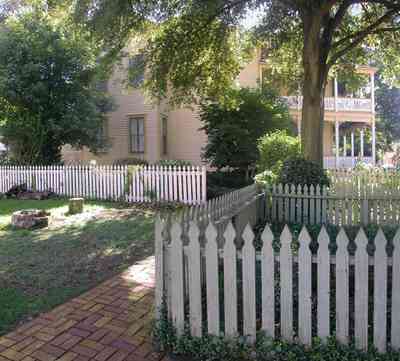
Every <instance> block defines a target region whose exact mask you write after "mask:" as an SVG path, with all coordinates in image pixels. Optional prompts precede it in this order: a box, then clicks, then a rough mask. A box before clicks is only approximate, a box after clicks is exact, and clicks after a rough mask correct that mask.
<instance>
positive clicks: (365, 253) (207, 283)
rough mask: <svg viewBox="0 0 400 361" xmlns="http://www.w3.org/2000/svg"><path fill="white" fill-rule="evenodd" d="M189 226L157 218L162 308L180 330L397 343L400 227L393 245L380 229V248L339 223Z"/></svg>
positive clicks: (381, 346) (362, 344)
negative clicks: (315, 227)
mask: <svg viewBox="0 0 400 361" xmlns="http://www.w3.org/2000/svg"><path fill="white" fill-rule="evenodd" d="M185 232H186V231H185V230H184V227H183V226H182V223H181V222H173V223H172V224H170V225H167V224H166V223H165V222H163V221H162V220H161V219H160V218H158V219H157V221H156V306H157V310H158V315H160V310H161V309H162V307H166V309H167V312H168V316H169V318H170V320H171V321H172V323H173V325H174V327H175V328H176V330H177V333H178V335H181V334H182V333H183V332H184V330H185V325H188V326H189V330H190V333H191V334H192V335H193V336H201V335H204V334H213V335H220V334H221V333H222V334H224V335H225V336H227V337H230V336H237V335H243V336H246V337H247V339H248V340H249V342H254V341H255V337H256V333H257V332H258V331H259V330H262V331H264V332H265V333H266V334H267V335H269V336H271V337H274V338H282V339H284V340H287V341H293V340H294V339H298V340H299V341H300V342H301V343H303V344H305V345H310V344H311V342H312V338H313V337H315V336H318V337H320V338H321V339H322V340H323V341H324V340H326V339H327V337H330V336H334V337H336V338H337V340H338V341H339V342H341V343H343V344H347V343H349V342H351V341H354V342H355V345H356V346H357V347H358V348H359V349H363V350H366V349H368V347H369V343H370V342H372V344H373V346H374V347H376V348H377V349H378V350H379V351H380V352H384V351H386V349H387V348H388V346H390V347H392V348H393V349H399V348H400V230H399V231H398V232H397V234H396V236H395V237H394V239H393V241H391V242H388V240H387V239H386V237H385V235H384V233H383V232H382V230H378V232H377V233H376V235H373V236H372V237H371V238H372V242H373V245H374V247H369V246H368V245H369V244H370V243H371V241H369V239H368V238H367V236H366V233H365V231H364V230H363V229H362V228H360V229H359V231H358V233H357V234H356V236H355V239H351V240H350V239H349V237H348V236H347V234H346V232H345V230H344V229H343V228H341V229H340V230H339V232H338V233H336V234H328V232H327V230H326V229H325V228H324V227H322V228H321V230H320V232H319V233H318V234H315V235H313V237H314V238H312V237H311V236H310V234H309V233H308V231H307V229H306V228H305V227H303V229H302V231H301V232H300V234H292V232H291V230H290V228H289V227H288V226H287V225H286V226H284V228H283V230H280V231H276V230H275V231H274V232H273V231H272V229H271V228H270V227H269V226H268V225H267V226H266V227H265V228H264V229H261V230H260V231H259V232H257V234H254V233H253V229H252V227H250V226H249V225H247V226H246V227H245V229H244V231H243V233H240V232H238V231H237V230H236V228H235V226H234V224H233V223H232V222H228V224H227V226H226V227H225V230H224V233H223V237H222V238H221V237H220V235H219V234H218V233H219V232H218V231H217V229H216V227H215V226H214V225H213V224H212V223H209V224H208V226H207V228H206V230H205V232H204V233H203V232H201V230H200V226H199V224H197V222H196V221H191V222H190V227H189V230H188V231H187V234H186V235H185V236H184V233H185ZM166 233H169V234H170V237H166V236H165V235H166ZM389 245H390V247H388V246H389ZM333 246H334V247H333Z"/></svg>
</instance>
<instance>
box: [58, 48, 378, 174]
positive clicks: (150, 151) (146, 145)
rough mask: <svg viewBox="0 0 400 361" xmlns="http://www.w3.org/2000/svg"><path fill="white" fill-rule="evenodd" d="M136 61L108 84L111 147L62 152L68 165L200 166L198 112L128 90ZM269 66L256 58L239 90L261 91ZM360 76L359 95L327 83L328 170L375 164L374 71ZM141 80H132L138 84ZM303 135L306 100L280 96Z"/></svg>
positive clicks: (124, 63) (202, 136) (129, 62)
mask: <svg viewBox="0 0 400 361" xmlns="http://www.w3.org/2000/svg"><path fill="white" fill-rule="evenodd" d="M134 64H135V58H134V57H133V58H128V57H127V58H124V59H123V60H122V64H121V65H119V66H118V67H116V69H115V71H114V73H113V74H112V76H111V77H110V80H109V81H108V82H107V85H106V86H107V91H108V92H109V93H110V94H111V95H112V96H113V98H114V101H115V103H116V108H115V110H114V111H112V112H110V113H109V116H108V121H107V122H106V124H104V129H102V130H101V131H100V130H99V132H100V133H102V134H104V135H105V136H106V137H107V138H108V139H109V140H110V146H109V147H107V148H106V149H104V150H103V151H102V152H100V153H99V154H96V155H95V154H92V153H90V152H89V151H88V150H86V149H83V150H75V149H73V148H71V147H65V148H64V149H63V157H64V160H65V162H66V163H75V162H79V163H87V162H90V161H92V160H96V161H97V163H98V164H113V163H116V162H121V161H123V160H126V159H131V158H135V159H138V158H139V159H143V160H146V161H148V162H151V163H152V162H156V161H158V160H160V159H181V160H186V161H189V162H191V163H193V164H195V165H200V164H202V159H201V153H202V148H203V147H204V145H205V144H206V140H207V139H206V135H205V133H204V132H203V131H201V130H199V128H201V126H202V124H201V121H200V119H199V116H198V112H197V111H196V110H193V109H189V108H180V109H175V110H166V109H167V108H166V107H165V106H163V104H155V103H152V102H151V101H149V100H148V99H146V98H145V96H144V94H143V92H142V91H141V90H138V89H133V88H132V87H127V86H126V79H127V72H128V68H129V66H134ZM266 67H267V64H266V63H265V61H264V60H263V58H262V57H261V56H260V55H259V54H257V55H256V56H255V57H254V60H253V61H252V62H250V63H249V64H247V65H246V66H245V67H244V68H243V69H242V71H241V73H240V75H239V76H238V79H237V83H238V84H239V85H240V86H241V87H257V86H259V85H260V83H261V81H262V78H263V72H264V69H266ZM358 71H359V72H360V73H362V74H364V75H365V76H366V77H368V85H367V86H366V87H364V88H362V89H360V90H359V91H358V92H357V93H356V94H350V93H348V92H346V89H345V87H344V85H342V84H341V83H339V82H338V81H337V80H336V79H333V80H331V81H329V84H328V86H327V91H326V97H325V108H326V113H325V126H324V163H325V166H326V167H328V168H335V167H337V168H340V167H350V166H353V165H354V164H355V163H356V162H357V160H359V159H361V158H362V159H363V160H364V161H365V162H367V163H372V164H374V163H375V159H376V155H375V94H374V74H375V69H374V68H371V67H367V66H363V67H359V68H358ZM141 80H142V79H140V78H139V79H133V81H135V82H140V81H141ZM282 96H283V98H284V99H285V100H286V101H287V103H288V105H289V108H290V112H291V115H292V117H293V119H294V121H295V122H296V123H297V126H298V128H299V130H300V128H301V106H302V97H301V96H299V95H291V94H282ZM366 129H370V132H369V134H370V137H368V139H369V141H370V144H366V142H367V140H366V139H367V137H366V136H365V134H366Z"/></svg>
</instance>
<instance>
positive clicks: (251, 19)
mask: <svg viewBox="0 0 400 361" xmlns="http://www.w3.org/2000/svg"><path fill="white" fill-rule="evenodd" d="M263 13H264V10H263V9H262V8H260V9H257V10H252V11H249V12H248V13H247V16H246V17H245V18H244V19H243V21H242V25H243V26H244V27H245V28H246V29H250V28H252V27H253V26H255V25H257V24H258V23H259V22H260V21H261V19H262V15H263Z"/></svg>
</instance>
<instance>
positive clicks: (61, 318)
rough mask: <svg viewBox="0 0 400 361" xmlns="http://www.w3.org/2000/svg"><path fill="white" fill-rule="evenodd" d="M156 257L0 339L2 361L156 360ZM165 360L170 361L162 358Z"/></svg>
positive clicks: (157, 355) (160, 356)
mask: <svg viewBox="0 0 400 361" xmlns="http://www.w3.org/2000/svg"><path fill="white" fill-rule="evenodd" d="M153 289H154V258H152V257H151V258H149V259H146V260H144V261H142V262H139V263H138V264H135V265H133V266H132V267H130V268H129V270H128V271H126V272H124V273H123V274H121V275H119V276H116V277H114V278H112V279H110V280H108V281H106V282H104V283H102V284H101V285H100V286H98V287H96V288H94V289H92V290H90V291H88V292H86V293H85V294H83V295H81V296H79V297H77V298H75V299H73V300H71V301H69V302H67V303H65V304H63V305H61V306H59V307H57V308H55V309H54V310H52V311H51V312H49V313H46V314H43V315H40V316H39V317H38V318H36V319H34V320H33V321H31V322H29V323H27V324H25V325H23V326H21V327H19V328H17V329H16V330H15V331H14V332H12V333H10V334H8V335H6V336H3V337H0V361H55V360H60V361H89V360H91V361H124V360H127V361H143V360H153V361H158V360H161V359H163V355H161V354H158V353H156V352H154V351H153V349H152V344H151V338H150V329H151V319H152V308H153ZM164 360H167V358H164Z"/></svg>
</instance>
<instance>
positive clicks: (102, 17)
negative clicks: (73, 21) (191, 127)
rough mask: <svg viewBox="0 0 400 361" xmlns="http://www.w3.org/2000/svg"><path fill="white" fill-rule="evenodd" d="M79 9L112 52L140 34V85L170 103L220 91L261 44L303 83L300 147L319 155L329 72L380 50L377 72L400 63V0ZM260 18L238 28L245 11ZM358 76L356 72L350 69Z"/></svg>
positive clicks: (214, 0)
mask: <svg viewBox="0 0 400 361" xmlns="http://www.w3.org/2000/svg"><path fill="white" fill-rule="evenodd" d="M75 3H76V8H75V12H76V15H77V18H78V19H80V20H83V21H84V22H85V23H86V24H87V25H88V26H89V27H90V29H92V30H93V33H94V34H96V35H97V36H98V37H99V39H102V41H103V44H104V48H105V49H108V53H107V54H108V57H105V58H108V59H112V58H113V57H115V56H116V55H117V54H118V53H119V52H120V50H121V49H123V48H124V46H125V45H126V44H127V43H128V42H129V40H130V39H132V37H141V38H142V39H144V41H143V43H142V44H143V45H142V47H141V49H140V52H141V53H143V54H144V55H145V59H146V65H147V69H148V77H147V81H146V82H145V88H146V89H147V90H148V91H149V93H150V94H151V95H153V96H154V97H158V98H163V97H165V96H166V95H167V94H168V95H170V94H172V99H173V100H174V101H176V102H192V101H193V100H196V99H199V98H204V97H213V98H216V99H217V98H221V99H222V98H223V96H224V92H225V89H227V87H228V86H229V85H230V84H232V83H233V82H234V81H235V79H236V77H237V75H238V73H239V72H240V69H241V68H242V66H243V64H244V63H245V62H246V61H248V59H249V57H251V56H254V52H252V51H251V49H254V48H257V47H258V48H263V49H264V50H265V54H266V56H267V58H266V59H267V64H268V65H269V67H270V69H271V74H273V76H274V77H277V78H283V79H284V81H285V82H287V83H288V84H295V86H294V87H293V89H298V88H299V87H300V89H301V90H302V94H303V96H304V100H303V110H302V119H303V120H302V147H303V150H304V152H305V155H306V157H307V158H308V159H312V160H315V161H318V162H322V139H323V136H322V135H323V134H322V131H323V123H324V122H323V119H324V102H323V97H324V91H325V87H326V84H327V79H328V77H329V76H330V74H334V73H338V72H341V73H342V74H343V73H346V74H347V76H350V75H351V74H354V70H355V68H356V66H357V65H358V64H363V65H366V64H371V63H373V61H374V58H376V57H379V59H380V61H381V62H383V63H384V64H385V65H387V64H390V66H385V68H384V71H383V72H382V76H383V77H384V78H385V80H386V81H390V82H395V81H397V80H398V79H397V74H398V73H399V69H400V56H398V55H399V50H400V36H398V35H399V30H400V23H399V20H400V19H399V15H400V0H102V1H101V2H99V1H97V0H77V1H76V2H75ZM254 11H257V12H258V13H261V14H262V20H261V23H260V24H259V26H257V27H255V28H254V29H250V30H249V29H243V28H242V27H241V22H242V20H243V19H244V18H245V17H246V16H248V14H249V13H251V12H254ZM355 78H356V77H355Z"/></svg>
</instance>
